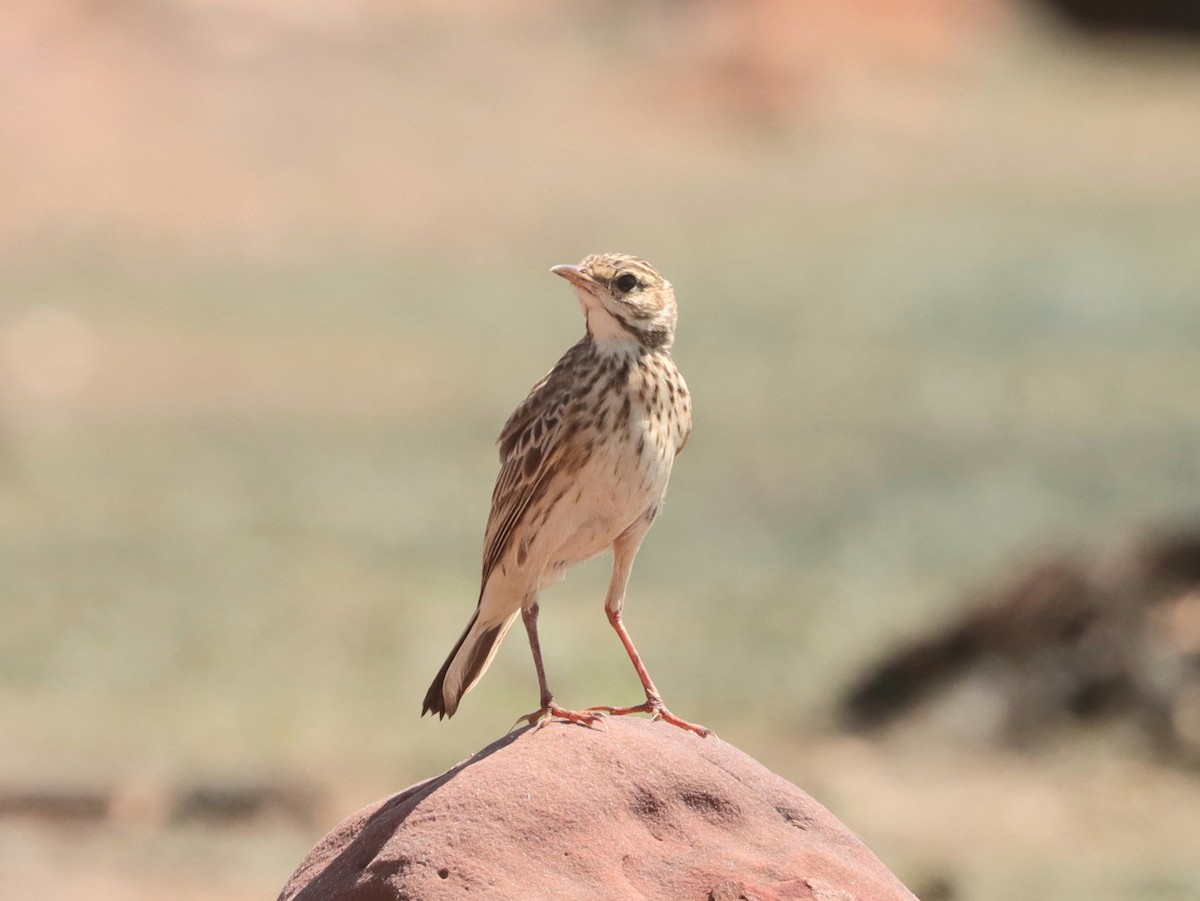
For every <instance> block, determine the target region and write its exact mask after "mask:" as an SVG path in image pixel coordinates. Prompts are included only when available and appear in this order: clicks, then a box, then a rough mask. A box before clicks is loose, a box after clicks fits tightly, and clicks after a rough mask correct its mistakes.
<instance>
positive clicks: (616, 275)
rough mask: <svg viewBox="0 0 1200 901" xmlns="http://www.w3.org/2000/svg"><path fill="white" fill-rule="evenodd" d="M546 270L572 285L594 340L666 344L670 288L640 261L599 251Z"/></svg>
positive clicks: (670, 329)
mask: <svg viewBox="0 0 1200 901" xmlns="http://www.w3.org/2000/svg"><path fill="white" fill-rule="evenodd" d="M550 271H551V272H553V273H554V274H555V275H561V276H562V277H563V278H565V279H566V280H567V281H569V282H570V283H571V284H572V285H574V286H575V291H576V293H577V294H578V295H579V303H580V305H581V306H582V307H583V314H584V316H586V317H587V327H588V332H589V333H591V335H592V337H593V338H594V339H595V340H596V341H598V342H601V343H610V342H611V343H615V344H630V343H634V344H637V345H639V346H641V347H646V348H663V349H666V348H669V347H670V346H671V342H672V341H674V340H675V316H676V313H675V292H674V290H672V288H671V283H670V282H669V281H667V280H666V279H665V278H663V277H662V276H661V275H659V274H658V270H657V269H655V268H654V267H653V266H651V265H650V264H649V263H647V262H646V261H645V260H640V259H638V258H637V257H631V256H626V255H625V254H621V253H601V254H594V255H592V256H589V257H584V259H583V262H581V263H580V264H579V265H578V266H566V265H563V266H555V267H554V268H552V269H551V270H550Z"/></svg>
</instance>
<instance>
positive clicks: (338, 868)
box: [280, 718, 914, 901]
mask: <svg viewBox="0 0 1200 901" xmlns="http://www.w3.org/2000/svg"><path fill="white" fill-rule="evenodd" d="M604 726H605V727H606V728H604V727H595V728H585V727H581V726H573V725H568V724H565V723H549V724H547V725H546V726H544V727H543V728H541V729H525V730H523V731H521V732H518V733H512V734H510V735H507V736H505V737H504V738H502V739H500V740H499V741H497V742H495V743H494V744H492V745H489V746H488V747H487V748H485V749H484V750H482V751H480V752H479V753H478V754H476V755H475V756H474V757H472V758H470V759H468V760H466V761H464V762H462V763H460V764H459V765H458V766H456V767H454V768H453V769H451V770H450V771H448V772H446V773H444V774H443V775H441V776H438V777H436V778H434V779H429V780H427V781H425V782H421V783H418V784H417V785H414V786H412V787H411V788H408V789H405V790H404V791H402V792H400V793H399V794H396V795H393V796H392V797H390V798H386V799H384V800H383V801H379V802H377V803H375V804H372V805H370V806H369V807H366V808H364V809H363V810H360V811H358V812H357V813H355V814H353V815H352V816H350V817H349V818H347V819H346V820H345V821H343V822H342V823H341V824H340V825H338V826H337V827H336V828H335V829H334V830H333V831H332V832H330V833H329V835H327V836H326V837H325V838H324V839H323V840H322V841H321V842H320V844H318V845H317V846H316V847H315V848H314V849H313V850H312V851H311V852H310V853H309V855H308V857H307V858H305V860H304V862H303V863H301V864H300V867H299V868H298V869H297V870H296V872H295V874H293V876H292V878H291V879H290V880H289V881H288V884H287V886H286V887H285V888H284V890H283V892H282V893H281V894H280V899H281V901H399V899H414V901H418V899H419V901H439V899H449V898H456V899H457V898H514V899H589V901H594V899H631V901H632V899H663V901H709V899H713V901H738V899H745V901H785V899H788V901H790V899H817V901H914V896H913V895H912V894H911V893H910V892H909V891H908V890H907V889H906V888H905V887H904V886H903V885H902V884H901V883H900V881H899V880H898V879H897V878H896V877H895V876H894V875H892V873H891V872H889V871H888V869H887V868H886V867H885V866H884V865H883V864H882V863H881V862H880V861H879V859H878V858H877V857H875V855H874V854H872V853H871V852H870V851H869V850H868V849H867V848H866V846H865V845H863V844H862V842H860V841H859V840H858V839H857V838H856V837H855V836H854V835H853V834H852V833H851V832H850V831H849V830H848V829H847V828H846V827H845V826H843V825H842V824H841V823H840V822H839V821H838V820H837V819H836V818H835V817H834V816H833V814H831V813H830V812H829V811H828V810H826V809H825V808H824V807H822V806H821V805H820V804H818V803H817V802H816V801H814V800H813V799H812V798H810V797H809V796H808V795H806V794H805V793H804V792H802V791H801V790H800V789H798V788H796V786H794V785H792V784H791V783H790V782H788V781H786V780H785V779H782V778H780V777H779V776H776V775H775V774H774V773H772V772H770V771H769V770H767V769H766V768H764V767H763V766H762V765H760V764H759V763H757V762H756V761H755V760H753V759H752V758H750V757H748V756H746V755H745V754H743V753H742V752H741V751H739V750H737V748H734V747H732V746H731V745H728V744H725V743H724V742H721V741H720V740H718V739H716V738H707V739H702V738H698V737H696V736H695V735H691V734H688V733H685V732H682V731H681V730H679V729H676V728H674V727H672V726H668V725H666V724H664V723H652V722H649V721H647V720H642V719H634V718H620V719H615V718H614V719H610V720H608V721H606V722H605V724H604Z"/></svg>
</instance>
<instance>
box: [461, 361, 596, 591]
mask: <svg viewBox="0 0 1200 901" xmlns="http://www.w3.org/2000/svg"><path fill="white" fill-rule="evenodd" d="M584 343H585V342H582V341H581V342H580V343H579V344H576V345H575V346H574V347H572V348H571V349H570V350H569V351H567V353H566V354H565V355H564V356H563V358H562V359H561V360H559V361H558V363H557V365H555V367H554V368H553V369H552V370H550V372H549V373H548V374H547V375H546V376H545V377H544V378H543V379H542V380H541V381H540V382H538V383H537V384H536V385H534V386H533V388H532V389H531V390H530V392H529V396H528V397H526V398H525V400H524V401H522V402H521V404H520V406H518V407H517V409H516V410H514V411H513V413H512V415H511V416H510V417H509V418H508V422H506V423H505V424H504V428H503V429H502V430H501V432H500V438H499V441H498V443H499V445H500V464H501V467H500V475H499V476H498V477H497V478H496V488H495V490H494V491H493V492H492V512H491V515H490V516H489V517H488V524H487V535H486V537H485V538H484V543H483V583H484V584H487V580H488V577H489V576H490V575H491V574H492V570H493V569H495V568H496V565H497V564H498V563H499V562H500V558H501V557H503V556H504V553H505V551H507V550H508V546H509V544H510V542H511V541H512V538H513V535H514V534H515V533H516V531H517V529H518V527H519V526H520V524H521V523H522V522H523V521H524V520H525V517H526V516H527V514H528V513H529V512H530V510H531V509H532V508H534V507H535V505H536V502H537V501H538V500H540V499H542V498H543V497H545V496H547V495H548V493H549V490H550V488H551V487H552V485H554V484H561V485H563V486H564V487H563V489H562V490H565V482H564V481H563V480H564V479H565V478H566V477H567V476H569V475H570V474H571V473H573V472H575V471H576V470H577V469H578V468H579V467H580V466H581V465H582V464H583V462H584V455H583V454H581V453H579V452H578V451H579V449H578V448H573V446H572V442H571V440H570V439H571V437H572V436H573V435H574V434H575V432H576V431H577V430H578V428H579V422H578V413H579V409H578V407H577V406H573V405H572V403H571V401H572V400H573V398H574V396H575V392H574V391H573V390H572V385H573V382H574V376H575V375H577V370H576V366H577V363H578V361H579V357H580V355H581V354H583V353H586V348H585V347H584ZM552 502H553V500H552V501H551V503H552Z"/></svg>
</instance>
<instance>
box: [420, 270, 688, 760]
mask: <svg viewBox="0 0 1200 901" xmlns="http://www.w3.org/2000/svg"><path fill="white" fill-rule="evenodd" d="M550 271H551V272H553V273H554V274H555V275H558V276H561V277H562V278H564V279H566V280H567V281H568V282H570V284H571V285H572V286H573V287H574V289H575V295H576V297H577V298H578V300H579V304H580V306H581V308H582V310H583V314H584V318H585V319H586V323H587V328H586V331H585V333H584V335H583V337H582V338H581V339H580V340H579V341H578V342H577V343H576V344H575V345H574V346H572V347H571V348H570V349H569V350H568V351H567V352H566V353H565V354H563V356H562V358H561V359H560V360H559V361H558V362H557V363H556V364H555V365H554V368H553V369H551V370H550V372H548V373H547V374H546V375H545V376H544V377H543V378H542V379H541V380H540V381H539V382H537V383H536V384H535V385H534V386H533V388H532V389H530V392H529V396H528V397H526V398H525V400H524V401H522V402H521V403H520V404H519V405H518V406H517V408H516V410H514V411H513V413H512V415H511V416H510V417H509V418H508V421H507V422H506V423H505V425H504V428H503V429H502V430H501V432H500V437H499V439H498V441H497V443H498V444H499V448H500V464H501V467H500V474H499V476H498V477H497V479H496V486H495V489H494V490H493V492H492V507H491V514H490V515H489V517H488V522H487V528H486V531H485V536H484V549H483V576H482V580H481V585H480V592H479V601H478V603H477V605H476V607H475V613H474V615H473V616H472V617H471V620H470V622H469V623H468V624H467V627H466V629H464V630H463V633H462V635H461V636H460V637H459V639H458V642H457V643H456V644H455V645H454V648H453V650H451V651H450V655H449V656H448V657H447V658H446V662H445V663H444V664H443V665H442V668H441V670H439V671H438V674H437V676H436V677H435V678H434V680H433V683H432V684H431V685H430V686H429V691H428V692H427V693H426V695H425V701H424V704H423V706H422V708H421V715H422V716H424V715H425V714H426V713H430V714H436V715H437V716H438V717H439V718H442V717H450V716H453V715H454V712H455V711H456V710H457V709H458V705H459V702H460V701H461V700H462V698H463V695H465V694H466V693H467V692H468V691H470V690H471V688H473V687H474V686H475V685H476V684H477V683H478V682H479V680H480V678H482V676H483V674H484V673H485V672H486V671H487V668H488V666H489V665H490V664H491V662H492V659H493V658H494V657H495V655H496V652H497V650H498V649H499V647H500V643H501V642H502V641H503V640H504V636H505V634H506V633H507V632H508V630H509V628H510V627H511V626H512V625H513V623H514V622H515V621H516V618H517V616H518V615H520V616H521V619H522V621H523V623H524V625H525V631H526V633H527V635H528V638H529V647H530V651H531V652H532V654H533V664H534V669H535V671H536V673H537V679H538V689H539V692H540V697H539V701H540V706H539V708H538V709H537V710H536V711H534V712H533V713H530V714H527V715H525V716H522V717H520V718H519V719H518V720H517V722H518V723H521V722H526V723H528V724H529V725H537V726H538V727H539V728H540V727H541V726H543V725H545V724H546V723H547V722H550V721H567V722H569V723H576V724H579V725H587V726H590V725H593V724H595V723H597V722H598V721H599V720H600V719H601V718H602V717H605V716H622V715H625V714H631V713H647V714H649V715H650V716H651V718H652V719H654V720H661V721H664V722H667V723H670V724H671V725H674V726H677V727H679V728H681V729H684V730H686V731H688V732H691V733H694V734H696V735H699V736H701V737H705V736H708V735H711V734H712V733H711V731H710V730H709V729H707V728H705V727H704V726H700V725H697V724H695V723H690V722H687V721H686V720H683V719H681V718H679V717H677V716H675V714H673V713H671V711H670V710H669V709H668V708H667V707H666V705H665V704H664V703H663V699H662V695H661V694H660V692H659V691H658V689H657V688H656V687H655V685H654V681H653V680H652V679H651V678H650V673H649V672H648V671H647V669H646V665H645V664H644V663H643V661H642V658H641V656H640V655H639V654H638V652H637V649H636V648H635V647H634V644H633V639H631V638H630V636H629V632H628V630H627V629H626V628H625V624H624V622H623V619H622V612H623V609H624V603H625V592H626V588H627V585H628V583H629V576H630V572H631V571H632V568H633V562H634V558H635V557H636V556H637V553H638V550H639V548H640V547H641V545H642V540H643V539H644V538H645V537H646V534H647V532H649V530H650V527H651V526H652V525H653V524H654V521H655V519H656V518H657V517H658V515H659V513H660V511H661V510H662V507H663V500H664V498H665V497H666V492H667V483H668V481H669V480H670V477H671V469H672V467H673V466H674V463H675V457H676V456H677V455H678V454H679V452H680V451H682V450H683V448H684V446H685V445H686V444H687V441H688V437H689V435H690V434H691V430H692V401H691V396H690V394H689V393H688V388H687V384H686V383H685V382H684V380H683V376H682V375H681V374H680V372H679V369H678V367H676V365H675V361H674V360H673V359H672V357H671V345H672V343H673V342H674V339H675V324H676V316H677V313H676V304H675V292H674V289H673V288H672V286H671V283H670V282H669V281H667V280H666V279H665V278H663V277H662V275H660V274H659V272H658V270H657V269H655V268H654V267H653V266H652V265H650V263H648V262H646V261H645V260H643V259H640V258H638V257H635V256H629V255H627V254H619V253H603V254H593V255H591V256H587V257H585V258H584V259H583V260H582V261H581V262H580V263H579V264H578V265H559V266H554V267H552V268H551V269H550ZM609 550H611V551H612V554H613V570H612V577H611V580H610V582H609V586H608V592H607V594H606V596H605V602H604V609H605V613H606V614H607V616H608V620H609V623H610V624H611V625H612V628H613V629H614V630H615V631H616V633H617V636H618V637H619V638H620V640H621V643H622V645H624V648H625V651H626V653H627V654H628V655H629V659H630V661H631V662H632V663H633V667H634V670H635V671H636V672H637V675H638V678H639V679H640V680H641V683H642V688H643V689H644V690H645V693H646V701H645V703H642V704H637V705H633V706H628V707H608V706H605V707H589V708H587V709H585V710H580V711H576V710H569V709H566V708H564V707H560V706H559V705H558V704H557V703H556V701H555V700H554V695H553V693H552V692H551V691H550V689H549V687H548V686H547V682H546V671H545V666H544V664H543V660H542V652H541V645H540V643H539V641H538V632H537V622H538V613H539V605H538V597H539V594H540V592H541V591H542V590H543V589H545V588H547V587H548V586H550V585H552V584H554V583H556V582H559V581H561V580H562V579H563V578H564V577H565V575H566V571H567V569H568V568H569V567H571V566H573V565H574V564H576V563H580V562H582V561H584V560H588V559H590V558H592V557H595V556H597V555H599V554H601V553H603V552H605V551H609Z"/></svg>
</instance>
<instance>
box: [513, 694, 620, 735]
mask: <svg viewBox="0 0 1200 901" xmlns="http://www.w3.org/2000/svg"><path fill="white" fill-rule="evenodd" d="M604 716H605V714H604V713H603V712H602V711H599V710H567V709H566V708H565V707H559V706H558V705H557V704H555V703H554V702H553V701H549V702H547V703H546V704H543V705H542V708H541V709H540V710H535V711H534V712H533V713H527V714H525V716H521V717H517V722H515V723H513V727H514V728H515V727H516V726H517V725H518V724H520V723H528V724H529V725H530V726H533V727H534V728H536V729H540V728H542V726H544V725H546V723H548V722H550V721H551V720H562V721H563V722H567V723H574V724H575V725H576V726H588V727H591V726H593V725H595V724H596V723H602V722H603V720H604Z"/></svg>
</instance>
